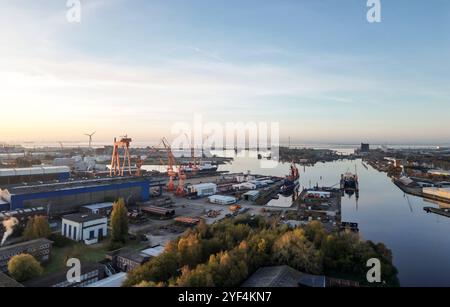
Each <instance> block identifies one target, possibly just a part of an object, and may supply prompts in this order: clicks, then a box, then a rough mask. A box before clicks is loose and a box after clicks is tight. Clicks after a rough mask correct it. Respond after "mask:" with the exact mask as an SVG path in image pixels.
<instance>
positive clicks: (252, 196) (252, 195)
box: [242, 190, 260, 201]
mask: <svg viewBox="0 0 450 307" xmlns="http://www.w3.org/2000/svg"><path fill="white" fill-rule="evenodd" d="M259 195H260V192H259V191H258V190H251V191H248V192H247V193H245V194H244V195H242V196H243V197H244V199H245V200H246V201H255V200H257V199H258V197H259Z"/></svg>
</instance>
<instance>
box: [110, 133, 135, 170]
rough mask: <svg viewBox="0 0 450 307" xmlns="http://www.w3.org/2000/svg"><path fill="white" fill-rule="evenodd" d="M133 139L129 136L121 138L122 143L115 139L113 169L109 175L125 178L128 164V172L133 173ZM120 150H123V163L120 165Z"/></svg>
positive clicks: (112, 159)
mask: <svg viewBox="0 0 450 307" xmlns="http://www.w3.org/2000/svg"><path fill="white" fill-rule="evenodd" d="M131 141H132V139H131V138H129V137H128V136H127V135H125V136H123V137H121V139H120V141H117V139H116V138H114V148H113V153H112V157H111V169H110V171H109V175H110V176H111V177H112V176H113V174H114V176H123V175H124V171H125V165H126V164H128V172H129V174H130V176H131V175H132V173H131V157H130V143H131ZM120 149H123V163H122V164H121V163H120Z"/></svg>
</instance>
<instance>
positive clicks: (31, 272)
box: [8, 254, 44, 282]
mask: <svg viewBox="0 0 450 307" xmlns="http://www.w3.org/2000/svg"><path fill="white" fill-rule="evenodd" d="M43 271H44V269H43V268H42V266H41V264H40V263H39V262H38V261H37V260H36V259H35V258H34V257H33V256H31V255H29V254H20V255H16V256H14V257H12V258H11V259H10V260H9V262H8V272H9V274H10V275H11V276H12V277H13V278H14V279H15V280H17V281H19V282H22V281H26V280H28V279H31V278H34V277H38V276H40V275H41V274H42V273H43Z"/></svg>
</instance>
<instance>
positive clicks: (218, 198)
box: [208, 195, 237, 205]
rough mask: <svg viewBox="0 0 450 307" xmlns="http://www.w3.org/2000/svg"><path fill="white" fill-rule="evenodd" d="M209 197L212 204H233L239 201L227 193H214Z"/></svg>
mask: <svg viewBox="0 0 450 307" xmlns="http://www.w3.org/2000/svg"><path fill="white" fill-rule="evenodd" d="M208 199H209V202H210V203H211V204H218V205H232V204H235V203H236V202H237V199H236V198H234V197H232V196H225V195H213V196H210V197H209V198H208Z"/></svg>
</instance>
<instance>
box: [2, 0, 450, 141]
mask: <svg viewBox="0 0 450 307" xmlns="http://www.w3.org/2000/svg"><path fill="white" fill-rule="evenodd" d="M381 3H382V22H381V23H379V24H370V23H368V22H367V20H366V12H367V9H368V8H367V7H366V0H342V1H336V0H292V1H289V0H277V1H275V0H259V1H257V0H240V1H237V0H209V1H206V0H157V1H156V0H134V1H125V0H104V1H102V0H92V1H88V0H85V1H82V20H81V23H79V24H70V23H68V22H67V21H66V18H65V14H66V10H67V8H66V1H65V0H48V1H28V0H0V44H1V46H2V48H0V81H1V83H0V103H1V104H2V106H4V107H3V110H5V108H6V110H7V111H8V116H6V118H4V119H3V120H1V121H0V128H1V131H3V135H1V136H0V140H1V139H4V140H80V139H83V137H82V134H83V133H85V132H88V131H94V130H97V131H98V136H97V138H98V139H99V140H105V141H106V140H109V139H111V138H112V137H113V136H114V135H121V134H123V133H128V134H129V135H132V136H134V137H135V138H136V139H138V140H141V141H146V140H153V139H157V138H158V137H160V136H163V135H169V131H170V128H171V125H172V123H173V122H175V121H180V120H181V121H191V120H192V119H193V113H194V112H195V113H198V114H201V115H203V117H204V120H205V121H210V120H211V121H212V120H214V121H220V122H225V121H237V120H242V121H277V122H279V123H280V128H281V133H282V138H287V136H288V135H290V136H291V137H292V139H293V140H295V141H297V142H335V143H339V142H359V141H369V142H382V143H384V142H391V143H399V142H401V143H412V142H414V143H416V142H417V143H448V142H450V120H449V118H450V101H449V99H450V86H449V84H450V72H449V71H450V63H449V62H450V61H449V60H450V31H449V29H450V2H449V1H448V0H433V1H425V0H395V1H393V0H381Z"/></svg>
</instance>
